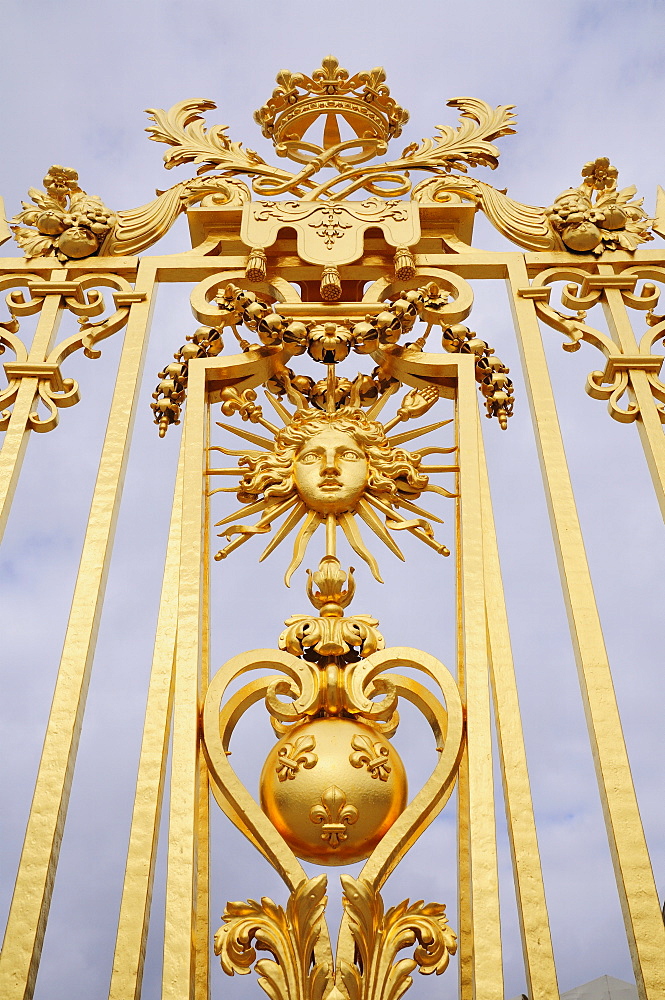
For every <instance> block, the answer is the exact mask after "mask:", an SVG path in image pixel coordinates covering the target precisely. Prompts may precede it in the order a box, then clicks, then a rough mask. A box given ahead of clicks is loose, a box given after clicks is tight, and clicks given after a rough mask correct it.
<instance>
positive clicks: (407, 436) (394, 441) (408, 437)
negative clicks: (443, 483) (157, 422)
mask: <svg viewBox="0 0 665 1000" xmlns="http://www.w3.org/2000/svg"><path fill="white" fill-rule="evenodd" d="M446 424H452V419H450V420H439V422H438V423H436V424H427V425H426V426H425V427H416V428H415V429H414V430H412V431H404V432H403V433H402V434H393V436H392V437H389V438H387V441H388V444H389V445H390V446H391V447H392V448H395V447H396V446H397V445H398V444H404V442H405V441H413V439H414V438H418V437H422V436H423V434H429V432H430V431H436V430H438V429H439V427H445V426H446ZM220 426H221V425H220Z"/></svg>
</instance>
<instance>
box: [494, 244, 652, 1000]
mask: <svg viewBox="0 0 665 1000" xmlns="http://www.w3.org/2000/svg"><path fill="white" fill-rule="evenodd" d="M508 280H509V282H510V287H511V305H512V310H513V315H514V318H515V326H516V329H517V333H518V342H519V345H520V351H521V355H522V362H523V366H524V374H525V379H526V385H527V390H528V394H529V403H530V406H531V414H532V419H533V424H534V429H535V434H536V442H537V445H538V450H539V455H540V461H541V468H542V473H543V480H544V483H545V491H546V495H547V501H548V505H549V510H550V519H551V522H552V532H553V535H554V543H555V546H556V549H557V554H558V559H559V570H560V573H561V585H562V589H563V594H564V597H565V600H566V606H567V609H568V619H569V623H570V630H571V635H572V640H573V646H574V649H575V655H576V659H577V667H578V673H579V679H580V687H581V690H582V699H583V702H584V709H585V714H586V720H587V727H588V730H589V739H590V742H591V748H592V751H593V757H594V763H595V767H596V777H597V780H598V787H599V790H600V797H601V802H602V806H603V813H604V816H605V825H606V828H607V836H608V841H609V845H610V850H611V854H612V860H613V864H614V873H615V877H616V880H617V887H618V890H619V898H620V900H621V907H622V911H623V917H624V922H625V925H626V934H627V937H628V944H629V946H630V952H631V956H632V960H633V969H634V972H635V980H636V983H637V989H638V994H639V997H640V1000H662V998H663V996H664V995H665V962H663V955H665V925H664V924H663V918H662V914H661V912H660V905H659V901H658V894H657V892H656V886H655V883H654V878H653V872H652V870H651V863H650V860H649V853H648V851H647V845H646V841H645V838H644V831H643V829H642V821H641V819H640V814H639V809H638V806H637V799H636V796H635V789H634V787H633V782H632V778H631V774H630V765H629V763H628V755H627V753H626V746H625V742H624V738H623V731H622V728H621V719H620V717H619V710H618V706H617V703H616V696H615V694H614V687H613V684H612V675H611V673H610V667H609V663H608V659H607V653H606V650H605V643H604V640H603V634H602V630H601V627H600V618H599V616H598V609H597V607H596V600H595V596H594V592H593V585H592V583H591V575H590V572H589V567H588V564H587V559H586V553H585V550H584V541H583V538H582V532H581V529H580V524H579V519H578V516H577V510H576V506H575V498H574V495H573V489H572V484H571V481H570V475H569V472H568V465H567V462H566V456H565V452H564V448H563V440H562V437H561V430H560V428H559V421H558V416H557V412H556V406H555V403H554V395H553V392H552V386H551V382H550V378H549V372H548V369H547V361H546V358H545V352H544V350H543V343H542V338H541V335H540V328H539V326H538V320H537V317H536V313H535V308H534V304H533V302H531V301H529V300H527V299H524V298H521V297H520V296H519V295H518V289H519V288H524V287H526V286H527V285H528V283H529V282H528V275H527V270H526V265H525V262H524V259H523V257H522V256H521V255H518V254H515V255H514V256H512V258H511V260H510V261H509V265H508Z"/></svg>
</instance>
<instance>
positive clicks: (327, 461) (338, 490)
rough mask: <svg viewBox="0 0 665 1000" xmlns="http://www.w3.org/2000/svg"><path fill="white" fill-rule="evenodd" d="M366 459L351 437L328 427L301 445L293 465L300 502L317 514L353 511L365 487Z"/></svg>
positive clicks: (367, 468)
mask: <svg viewBox="0 0 665 1000" xmlns="http://www.w3.org/2000/svg"><path fill="white" fill-rule="evenodd" d="M368 471H369V467H368V461H367V455H366V453H365V452H364V450H363V449H362V448H361V447H360V445H359V444H358V442H357V441H356V439H355V438H354V437H353V435H351V434H347V433H344V432H343V431H340V430H338V429H337V428H335V427H333V426H331V427H330V428H328V429H326V430H322V431H319V432H318V433H317V434H314V435H313V436H312V437H311V438H310V439H309V441H307V442H305V444H303V445H302V447H301V448H300V450H299V451H298V453H297V454H296V456H295V459H294V463H293V478H294V482H295V486H296V489H297V491H298V495H299V496H300V498H301V500H303V501H304V503H305V504H307V506H308V507H309V508H310V509H311V510H315V511H317V512H318V513H319V514H341V513H343V512H344V511H348V510H352V509H353V508H354V507H355V505H356V504H357V502H358V500H359V499H360V497H361V496H362V494H363V491H364V490H365V487H366V486H367V477H368Z"/></svg>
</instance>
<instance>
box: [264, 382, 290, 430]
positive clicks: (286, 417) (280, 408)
mask: <svg viewBox="0 0 665 1000" xmlns="http://www.w3.org/2000/svg"><path fill="white" fill-rule="evenodd" d="M263 391H264V394H265V397H266V399H267V400H268V402H269V403H270V405H271V406H272V408H273V410H274V411H275V413H276V414H277V416H278V417H279V418H280V420H281V421H282V423H283V424H284V426H286V425H287V424H290V423H291V421H292V420H293V416H292V415H291V414H290V413H289V411H288V410H287V408H286V407H285V406H284V404H283V403H282V401H281V399H278V398H277V396H273V394H272V393H271V392H268V390H267V389H264V390H263Z"/></svg>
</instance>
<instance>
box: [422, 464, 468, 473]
mask: <svg viewBox="0 0 665 1000" xmlns="http://www.w3.org/2000/svg"><path fill="white" fill-rule="evenodd" d="M418 471H419V472H424V473H425V475H428V474H431V473H434V472H459V465H421V466H420V468H419V469H418Z"/></svg>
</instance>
